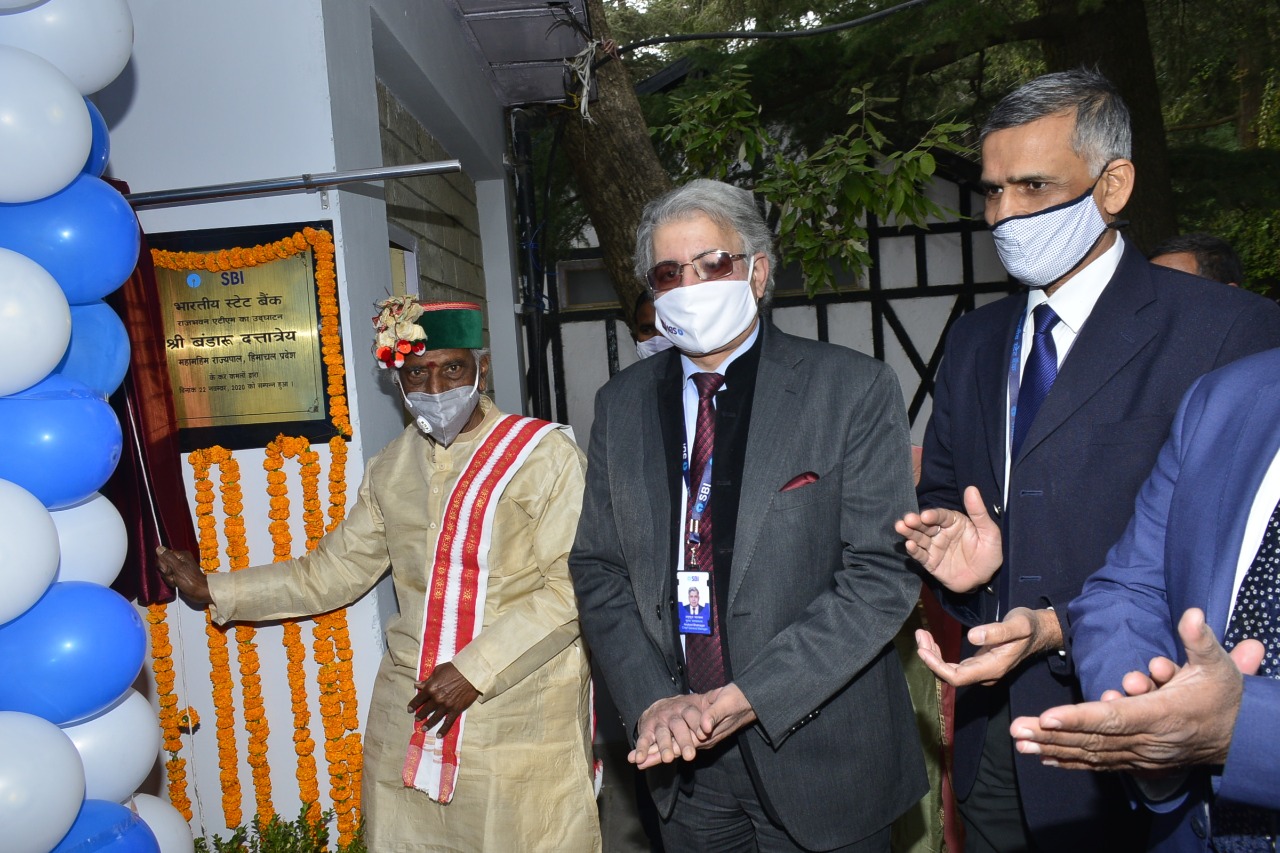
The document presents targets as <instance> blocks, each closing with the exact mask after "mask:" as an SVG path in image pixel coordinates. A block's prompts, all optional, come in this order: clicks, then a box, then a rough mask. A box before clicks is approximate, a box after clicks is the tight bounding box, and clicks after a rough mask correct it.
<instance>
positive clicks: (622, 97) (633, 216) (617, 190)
mask: <svg viewBox="0 0 1280 853" xmlns="http://www.w3.org/2000/svg"><path fill="white" fill-rule="evenodd" d="M587 12H588V14H589V16H590V18H591V29H592V32H593V34H594V35H595V37H596V38H597V39H601V40H608V39H609V37H610V35H609V23H608V21H607V20H606V18H605V11H604V4H603V3H602V2H601V0H587ZM595 81H596V92H597V98H596V99H595V100H593V101H592V102H591V117H592V118H593V119H594V122H593V123H588V122H587V121H585V120H583V119H581V118H580V117H579V116H577V115H576V114H575V115H572V116H570V117H569V119H568V122H569V124H568V126H567V127H566V128H565V134H564V140H563V142H562V145H563V151H564V154H565V156H566V157H567V158H568V160H569V163H570V165H571V166H572V168H573V175H574V179H575V180H576V181H577V184H578V191H579V193H580V194H581V197H582V202H583V205H584V206H585V207H586V209H587V214H588V215H589V216H590V217H591V224H592V225H593V226H594V227H595V230H596V236H597V238H598V239H599V241H600V249H601V251H602V252H603V254H604V265H605V270H606V271H607V272H608V273H609V277H610V278H611V279H612V280H613V288H614V291H615V292H617V294H618V300H619V302H621V304H622V308H623V311H624V312H625V313H626V316H627V320H628V322H630V321H631V313H632V308H633V307H634V305H635V301H636V297H637V296H639V295H640V291H641V290H642V289H643V288H644V284H643V282H641V281H640V279H638V278H637V277H636V275H635V272H634V271H633V269H632V254H633V252H634V249H635V240H636V226H637V225H639V224H640V214H641V212H642V211H643V210H644V206H645V205H646V204H647V203H648V202H649V201H650V200H651V199H653V198H656V197H657V196H659V195H661V194H662V193H664V192H666V191H667V190H669V189H671V187H672V183H671V177H670V176H669V175H668V174H667V172H666V170H665V169H663V168H662V164H661V163H660V162H658V155H657V154H656V153H655V152H654V149H653V142H652V141H651V140H650V138H649V128H648V125H647V124H646V123H645V119H644V114H643V113H642V112H641V111H640V102H639V101H638V100H637V99H636V93H635V89H634V87H633V84H632V82H631V75H630V74H629V73H627V69H626V66H624V65H623V63H622V62H620V61H618V60H616V59H615V60H611V61H608V62H605V63H604V64H603V65H600V66H599V67H598V68H597V69H596V76H595Z"/></svg>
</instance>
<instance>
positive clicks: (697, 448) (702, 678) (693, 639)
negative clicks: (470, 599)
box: [684, 373, 725, 693]
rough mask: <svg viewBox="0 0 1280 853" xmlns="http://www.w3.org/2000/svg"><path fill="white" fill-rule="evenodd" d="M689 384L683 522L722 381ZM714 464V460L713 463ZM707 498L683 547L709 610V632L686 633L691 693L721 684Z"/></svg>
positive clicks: (705, 378)
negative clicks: (692, 394) (691, 401)
mask: <svg viewBox="0 0 1280 853" xmlns="http://www.w3.org/2000/svg"><path fill="white" fill-rule="evenodd" d="M692 379H693V384H694V385H695V386H696V387H697V389H698V419H697V422H696V424H695V426H694V429H693V455H692V456H691V457H690V459H689V479H688V486H689V501H688V506H687V507H686V510H685V519H686V524H688V523H689V522H691V521H692V519H693V503H694V498H695V495H696V493H697V489H698V484H699V483H701V482H702V473H703V469H705V468H706V467H707V461H708V460H709V459H711V452H712V450H713V448H714V447H715V441H716V407H715V405H714V404H713V403H712V400H713V399H714V398H715V395H716V392H717V391H719V390H720V386H721V385H723V384H724V377H723V376H721V375H720V374H719V373H695V374H693V376H692ZM713 464H714V463H713ZM711 536H712V531H711V501H710V498H708V499H707V506H706V507H705V508H704V509H703V512H702V519H701V521H700V522H699V523H698V543H697V544H696V545H695V544H692V543H690V542H689V541H688V540H687V538H686V541H685V547H686V548H691V549H693V556H694V558H695V559H696V564H697V567H698V571H701V572H706V574H707V607H708V608H710V611H711V633H710V634H686V635H685V638H684V656H685V662H686V664H687V665H688V673H689V689H690V690H692V691H693V692H694V693H706V692H707V691H708V690H714V689H715V688H717V687H723V686H724V681H725V678H724V649H723V648H722V646H721V644H720V607H719V605H718V604H717V603H716V586H715V557H714V552H713V551H712V539H711ZM685 564H686V565H688V566H690V567H692V566H693V565H694V559H690V557H689V556H688V555H686V557H685Z"/></svg>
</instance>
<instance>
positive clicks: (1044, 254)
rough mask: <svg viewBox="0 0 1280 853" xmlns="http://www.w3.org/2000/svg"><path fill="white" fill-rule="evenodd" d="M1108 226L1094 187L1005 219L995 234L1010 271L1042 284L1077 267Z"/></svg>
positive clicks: (993, 229)
mask: <svg viewBox="0 0 1280 853" xmlns="http://www.w3.org/2000/svg"><path fill="white" fill-rule="evenodd" d="M1094 186H1097V184H1094ZM1106 230H1107V223H1106V222H1104V221H1103V219H1102V214H1101V213H1099V212H1098V205H1097V204H1096V203H1094V201H1093V187H1090V188H1089V191H1088V192H1086V193H1085V194H1084V195H1082V196H1080V197H1079V198H1077V199H1073V200H1071V201H1068V202H1064V203H1062V204H1058V205H1054V206H1053V207H1048V208H1045V209H1044V210H1038V211H1036V212H1035V213H1025V214H1022V215H1020V216H1010V217H1008V218H1007V219H1001V220H1000V221H999V222H997V223H996V224H995V225H993V226H991V236H992V237H993V238H995V241H996V252H997V253H998V254H999V255H1000V262H1001V263H1002V264H1004V268H1005V269H1006V270H1008V271H1009V275H1011V276H1013V277H1014V278H1016V279H1017V280H1018V281H1020V282H1022V283H1023V284H1025V285H1027V286H1028V287H1034V288H1041V287H1048V286H1049V285H1051V284H1053V283H1054V282H1055V281H1057V280H1058V279H1060V278H1062V277H1063V276H1064V275H1066V274H1067V273H1069V272H1071V271H1072V270H1073V269H1075V268H1076V266H1077V265H1078V264H1079V263H1080V262H1081V261H1083V260H1084V256H1085V255H1087V254H1089V252H1090V251H1091V250H1092V249H1093V247H1094V246H1095V245H1096V244H1097V242H1098V238H1099V237H1101V236H1102V233H1103V232H1104V231H1106Z"/></svg>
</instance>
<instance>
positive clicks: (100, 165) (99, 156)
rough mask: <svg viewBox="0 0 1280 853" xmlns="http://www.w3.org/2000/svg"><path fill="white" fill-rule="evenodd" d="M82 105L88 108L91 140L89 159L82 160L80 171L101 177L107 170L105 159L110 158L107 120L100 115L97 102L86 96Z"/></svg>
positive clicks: (109, 137)
mask: <svg viewBox="0 0 1280 853" xmlns="http://www.w3.org/2000/svg"><path fill="white" fill-rule="evenodd" d="M84 105H85V106H86V107H88V108H89V123H90V124H91V125H93V141H92V142H90V143H89V159H88V160H86V161H85V162H84V168H83V169H81V170H80V171H81V172H83V173H84V174H86V175H92V176H93V177H95V178H101V177H102V173H103V172H105V171H107V161H108V160H110V159H111V136H110V134H109V133H108V132H107V120H106V119H105V118H103V117H102V113H101V112H99V110H98V106H97V104H95V103H94V102H93V101H91V100H89V99H88V98H85V99H84Z"/></svg>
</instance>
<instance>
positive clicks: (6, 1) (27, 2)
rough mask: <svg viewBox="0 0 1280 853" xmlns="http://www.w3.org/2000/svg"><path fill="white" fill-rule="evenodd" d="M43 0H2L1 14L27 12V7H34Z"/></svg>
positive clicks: (0, 0) (0, 3)
mask: <svg viewBox="0 0 1280 853" xmlns="http://www.w3.org/2000/svg"><path fill="white" fill-rule="evenodd" d="M43 2H45V0H0V15H8V14H10V13H12V12H25V11H26V10H27V9H34V8H35V7H37V6H39V5H40V4H41V3H43Z"/></svg>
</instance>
